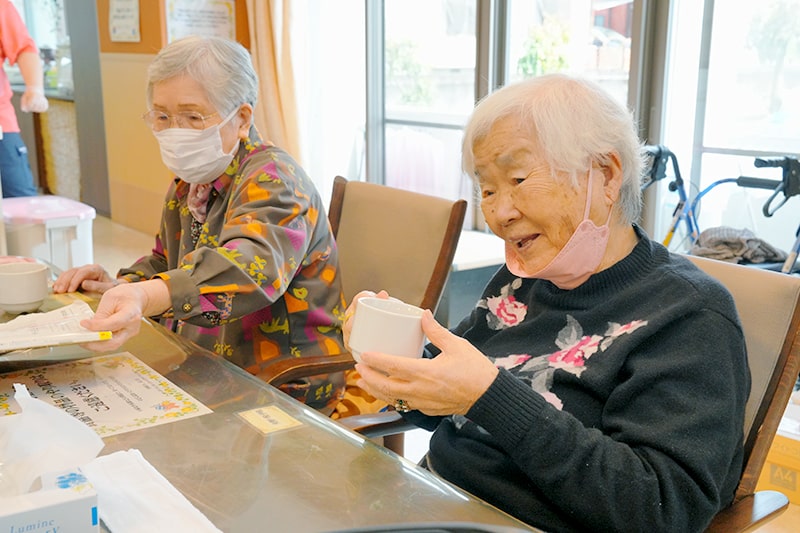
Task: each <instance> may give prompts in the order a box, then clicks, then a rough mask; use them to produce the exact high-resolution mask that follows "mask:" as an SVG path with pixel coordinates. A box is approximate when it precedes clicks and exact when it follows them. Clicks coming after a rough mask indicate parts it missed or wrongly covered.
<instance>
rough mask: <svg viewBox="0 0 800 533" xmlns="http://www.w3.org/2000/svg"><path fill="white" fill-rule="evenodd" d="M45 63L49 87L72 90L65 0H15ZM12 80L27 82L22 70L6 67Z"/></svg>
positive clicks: (46, 80) (16, 6)
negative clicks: (24, 79)
mask: <svg viewBox="0 0 800 533" xmlns="http://www.w3.org/2000/svg"><path fill="white" fill-rule="evenodd" d="M11 3H12V4H14V7H15V8H16V9H17V11H18V12H19V14H20V17H22V20H23V21H24V22H25V26H26V27H27V28H28V33H30V35H31V37H32V38H33V40H34V41H35V42H36V46H37V47H38V48H39V55H40V56H41V57H42V60H43V65H44V71H45V72H44V74H45V80H44V85H45V87H46V88H48V89H58V88H61V89H63V90H66V91H69V92H71V91H72V66H71V54H70V46H69V36H68V34H67V22H66V16H65V13H64V0H12V2H11ZM6 70H7V72H8V75H9V80H10V81H11V83H19V84H22V83H24V81H23V79H22V75H21V74H20V73H19V69H18V68H17V66H16V65H15V66H14V67H9V66H6Z"/></svg>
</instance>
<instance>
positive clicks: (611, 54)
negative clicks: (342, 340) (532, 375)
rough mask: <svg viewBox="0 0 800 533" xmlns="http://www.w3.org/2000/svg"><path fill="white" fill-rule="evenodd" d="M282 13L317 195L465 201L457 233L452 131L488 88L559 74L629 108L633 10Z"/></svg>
mask: <svg viewBox="0 0 800 533" xmlns="http://www.w3.org/2000/svg"><path fill="white" fill-rule="evenodd" d="M637 1H641V0H637ZM292 5H293V9H294V10H295V11H294V19H295V20H296V21H299V22H298V27H297V31H296V32H294V35H296V36H297V37H295V39H296V43H293V44H294V45H295V48H297V47H298V46H299V47H303V46H305V45H304V44H303V40H306V39H308V40H309V41H308V42H309V45H308V46H309V47H308V48H307V49H306V51H305V53H304V54H301V55H302V56H303V57H305V58H306V59H305V60H304V61H302V63H303V66H302V67H301V68H300V69H299V73H298V74H297V79H298V86H299V87H301V88H302V87H305V89H301V96H300V98H299V99H298V101H299V102H300V106H299V107H300V113H301V115H302V120H301V124H302V126H301V131H302V132H303V146H304V147H303V154H304V161H305V162H306V163H305V164H306V168H307V170H308V171H309V173H310V174H311V175H312V177H314V178H315V181H316V182H317V184H318V186H319V187H320V190H321V191H325V192H327V191H329V189H330V180H332V179H333V176H334V175H336V174H342V175H344V176H345V177H347V178H349V179H360V180H366V181H374V182H377V183H384V184H387V185H390V186H394V187H400V188H405V189H410V190H415V191H419V192H423V193H428V194H434V195H438V196H442V197H446V198H452V199H456V198H465V199H467V200H468V201H470V202H471V209H470V210H469V211H468V216H467V220H466V221H465V226H466V227H480V225H481V222H480V213H479V210H478V209H477V206H476V203H475V202H474V196H475V195H474V186H473V183H472V181H471V179H470V178H469V177H468V176H465V175H464V174H463V172H462V171H461V136H462V133H461V132H462V129H463V125H464V123H465V122H466V120H467V117H468V116H469V114H470V113H471V111H472V108H473V107H474V105H475V102H476V101H477V100H478V99H479V98H480V97H482V96H483V95H485V94H486V93H487V92H488V91H489V90H490V88H493V87H499V86H502V85H504V84H505V83H507V82H511V81H517V80H520V79H523V78H526V77H530V76H535V75H538V74H542V73H545V72H557V71H569V72H574V73H580V74H583V75H586V76H589V77H591V78H593V79H595V80H597V81H598V82H599V83H601V84H602V85H604V86H605V87H607V88H608V89H609V90H610V91H611V92H612V94H615V95H616V96H617V98H619V100H620V101H621V102H627V100H628V86H629V72H630V62H631V35H632V28H633V26H634V24H633V7H634V1H633V0H572V1H570V2H563V1H562V0H540V1H538V2H530V1H528V0H369V1H367V2H364V1H363V0H362V1H358V0H341V1H340V2H336V7H335V8H334V7H330V6H328V3H326V2H319V1H314V0H306V2H297V3H293V4H292ZM295 6H299V7H295ZM312 7H313V9H312ZM365 32H366V35H367V39H366V46H365V45H364V43H363V36H364V34H365ZM365 58H366V59H365ZM364 80H367V81H366V91H364V89H363V87H364Z"/></svg>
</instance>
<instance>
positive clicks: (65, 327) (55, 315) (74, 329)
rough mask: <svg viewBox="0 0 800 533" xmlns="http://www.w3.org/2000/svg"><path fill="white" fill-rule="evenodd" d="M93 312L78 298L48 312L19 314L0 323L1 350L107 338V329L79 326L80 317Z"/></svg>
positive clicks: (91, 315) (109, 336)
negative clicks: (97, 329) (96, 329)
mask: <svg viewBox="0 0 800 533" xmlns="http://www.w3.org/2000/svg"><path fill="white" fill-rule="evenodd" d="M93 316H94V312H93V311H92V308H91V307H89V304H87V303H86V302H82V301H80V300H78V301H76V302H73V303H71V304H70V305H67V306H64V307H59V308H58V309H55V310H53V311H48V312H47V313H30V314H28V315H20V316H18V317H17V318H15V319H13V320H11V321H9V322H6V323H5V324H0V351H5V350H19V349H22V348H35V347H37V346H52V345H55V344H74V343H78V342H90V341H101V340H107V339H110V338H111V332H110V331H89V330H88V329H86V328H84V327H83V326H81V320H84V319H86V318H92V317H93Z"/></svg>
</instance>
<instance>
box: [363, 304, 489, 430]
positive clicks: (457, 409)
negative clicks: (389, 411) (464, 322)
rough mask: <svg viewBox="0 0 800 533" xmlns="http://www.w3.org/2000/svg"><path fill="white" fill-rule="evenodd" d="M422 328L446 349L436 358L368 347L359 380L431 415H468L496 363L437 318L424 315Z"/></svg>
mask: <svg viewBox="0 0 800 533" xmlns="http://www.w3.org/2000/svg"><path fill="white" fill-rule="evenodd" d="M422 329H423V331H424V332H425V335H426V336H427V337H428V340H430V341H431V342H432V343H433V344H434V345H436V346H437V347H438V348H439V349H441V353H440V354H439V355H438V356H437V357H435V358H434V359H413V358H407V357H398V356H394V355H389V354H384V353H377V352H364V353H362V354H361V363H359V364H357V365H356V370H358V372H359V374H361V379H360V380H359V381H358V386H359V387H361V388H362V389H364V390H365V391H367V392H368V393H370V394H372V395H373V396H375V397H376V398H380V399H382V400H384V401H386V402H387V403H389V404H393V403H395V401H396V400H397V399H398V398H402V399H403V400H405V402H406V403H408V405H409V406H410V407H411V408H412V409H416V410H418V411H422V412H423V413H425V414H428V415H452V414H459V415H464V414H466V413H467V411H469V409H470V408H471V407H472V405H473V404H474V403H475V402H476V401H477V400H478V398H480V397H481V395H483V393H484V392H486V389H488V388H489V386H490V385H491V384H492V382H493V381H494V379H495V377H497V373H498V370H497V368H496V367H495V366H494V364H493V363H492V362H491V361H490V360H489V359H488V358H487V357H486V356H485V355H483V354H482V353H481V352H480V351H479V350H478V349H477V348H475V347H474V346H473V345H472V344H470V343H469V341H467V340H466V339H463V338H461V337H458V336H456V335H454V334H452V333H450V331H448V330H447V329H446V328H445V327H443V326H442V325H440V324H439V323H438V322H436V320H435V319H434V318H433V315H432V314H431V312H430V311H425V313H424V314H423V315H422Z"/></svg>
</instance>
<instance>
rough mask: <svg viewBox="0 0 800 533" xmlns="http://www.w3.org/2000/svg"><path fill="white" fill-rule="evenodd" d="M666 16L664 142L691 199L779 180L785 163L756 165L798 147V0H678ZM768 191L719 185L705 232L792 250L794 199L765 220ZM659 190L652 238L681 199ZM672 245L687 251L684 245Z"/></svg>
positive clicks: (702, 216) (703, 217)
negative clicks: (750, 237)
mask: <svg viewBox="0 0 800 533" xmlns="http://www.w3.org/2000/svg"><path fill="white" fill-rule="evenodd" d="M670 17H671V20H672V22H671V24H670V28H671V31H670V35H669V44H668V49H669V53H668V58H669V59H668V62H667V72H668V79H669V80H670V81H669V85H668V91H667V99H666V107H665V111H666V112H665V113H664V118H665V122H664V137H663V138H664V143H663V144H665V145H667V146H668V147H670V149H671V150H672V151H673V152H674V153H675V154H676V155H677V156H678V160H679V161H680V163H681V173H682V174H683V176H684V178H685V179H686V180H687V181H689V180H691V183H692V193H693V195H694V194H696V193H697V191H699V190H701V189H703V188H705V187H707V186H708V185H710V184H711V183H712V182H714V181H716V180H719V179H723V178H737V177H739V176H742V175H745V176H755V177H762V178H769V179H780V178H781V171H780V169H776V168H767V169H757V168H755V167H754V165H753V162H754V159H755V158H756V157H779V156H784V155H797V154H798V150H800V148H799V147H800V129H798V127H797V124H798V123H800V36H798V34H797V33H796V31H795V30H794V29H795V28H797V27H798V25H799V24H800V2H798V1H797V0H765V1H763V2H748V1H746V0H727V1H724V2H721V1H716V2H715V1H713V0H706V1H705V2H695V1H689V0H676V1H674V2H672V10H671V13H670ZM704 20H705V22H706V23H705V24H704V23H703V21H704ZM770 194H771V192H770V191H765V190H757V189H744V188H740V187H737V186H736V185H735V184H724V185H720V186H718V187H716V188H714V189H713V190H712V191H711V192H709V193H708V194H707V195H705V196H704V197H703V200H702V203H701V204H700V207H701V209H700V210H699V217H698V218H699V224H700V229H701V230H703V229H706V228H709V227H715V226H723V225H724V226H731V227H734V228H737V229H740V228H748V229H750V230H752V231H753V232H754V233H755V234H756V236H758V237H760V238H762V239H764V240H766V241H767V242H769V243H770V244H773V245H774V246H777V247H779V248H782V249H784V250H786V251H788V250H789V249H790V248H791V245H792V243H793V242H794V238H795V230H796V229H797V223H798V219H797V216H796V212H797V205H798V200H797V198H791V199H789V200H788V202H787V204H786V205H785V206H783V207H782V208H781V209H779V210H778V211H777V212H776V213H775V215H774V216H773V217H765V216H764V215H763V214H762V212H761V208H762V205H763V204H764V202H765V201H766V200H767V198H768V197H769V195H770ZM659 195H660V197H661V198H662V199H663V200H664V206H662V208H661V209H660V213H659V217H658V219H657V223H656V227H657V228H658V229H657V231H656V237H661V236H663V235H664V234H665V233H666V228H667V226H668V224H669V219H670V215H671V207H672V205H674V200H675V198H673V196H674V195H671V194H670V193H669V192H668V191H666V190H664V189H662V190H660V192H659ZM781 198H782V196H781ZM777 204H778V202H777V201H776V202H775V203H774V204H773V205H777ZM674 242H675V246H674V248H676V249H678V250H680V251H686V248H687V245H686V243H685V242H682V241H681V239H677V238H676V239H675V241H674Z"/></svg>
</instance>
